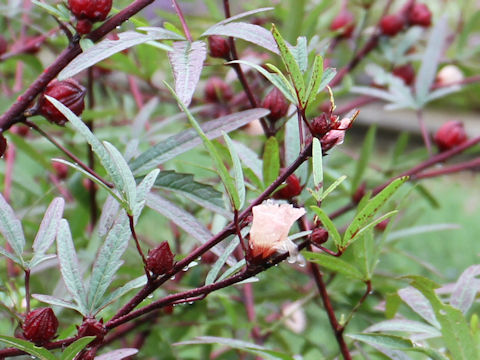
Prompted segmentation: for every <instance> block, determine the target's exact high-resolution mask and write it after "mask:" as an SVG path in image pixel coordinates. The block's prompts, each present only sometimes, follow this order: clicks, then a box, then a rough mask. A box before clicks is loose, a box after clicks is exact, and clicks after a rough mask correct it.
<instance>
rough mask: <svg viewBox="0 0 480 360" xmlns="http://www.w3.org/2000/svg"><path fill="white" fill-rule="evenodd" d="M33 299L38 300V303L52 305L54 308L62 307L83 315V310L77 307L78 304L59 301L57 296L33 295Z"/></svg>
mask: <svg viewBox="0 0 480 360" xmlns="http://www.w3.org/2000/svg"><path fill="white" fill-rule="evenodd" d="M32 297H33V298H34V299H37V300H38V301H41V302H44V303H46V304H50V305H54V306H60V307H62V308H67V309H73V310H75V311H78V312H80V313H81V310H80V308H79V307H78V305H76V304H74V303H72V302H70V301H66V300H63V299H59V298H57V297H55V296H50V295H43V294H33V295H32Z"/></svg>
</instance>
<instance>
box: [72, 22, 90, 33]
mask: <svg viewBox="0 0 480 360" xmlns="http://www.w3.org/2000/svg"><path fill="white" fill-rule="evenodd" d="M92 26H93V23H92V22H91V21H90V20H88V19H81V20H78V22H77V26H76V27H75V29H77V32H78V33H79V34H80V35H85V34H88V33H89V32H90V31H92Z"/></svg>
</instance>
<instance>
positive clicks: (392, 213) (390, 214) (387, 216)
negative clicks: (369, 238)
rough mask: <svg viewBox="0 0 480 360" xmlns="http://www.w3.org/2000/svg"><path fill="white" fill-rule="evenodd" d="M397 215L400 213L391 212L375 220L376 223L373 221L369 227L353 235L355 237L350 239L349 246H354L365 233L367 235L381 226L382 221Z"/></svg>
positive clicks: (396, 211) (366, 226)
mask: <svg viewBox="0 0 480 360" xmlns="http://www.w3.org/2000/svg"><path fill="white" fill-rule="evenodd" d="M397 213H398V210H393V211H390V212H388V213H386V214H385V215H382V216H380V217H379V218H377V219H375V220H374V221H372V222H370V223H368V224H367V225H365V226H363V227H362V228H360V229H359V230H358V231H357V232H356V233H355V234H353V236H352V237H351V238H350V240H349V242H348V243H347V245H350V244H352V243H353V242H354V241H356V240H358V239H359V238H361V237H362V236H363V235H365V233H367V232H368V231H369V230H371V229H373V228H374V227H375V226H376V225H377V224H380V223H381V222H382V221H384V220H386V219H388V218H389V217H391V216H393V215H395V214H397Z"/></svg>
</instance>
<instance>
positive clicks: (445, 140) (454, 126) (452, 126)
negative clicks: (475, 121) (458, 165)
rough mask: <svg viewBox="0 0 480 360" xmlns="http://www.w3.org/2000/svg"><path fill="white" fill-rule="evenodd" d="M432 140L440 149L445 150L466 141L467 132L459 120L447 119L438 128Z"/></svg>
mask: <svg viewBox="0 0 480 360" xmlns="http://www.w3.org/2000/svg"><path fill="white" fill-rule="evenodd" d="M433 140H434V141H435V143H436V144H437V146H438V149H439V150H440V151H446V150H450V149H452V148H454V147H455V146H458V145H461V144H463V143H464V142H465V141H467V133H466V132H465V129H464V127H463V123H461V122H460V121H447V122H446V123H445V124H443V125H442V126H441V127H440V129H438V131H437V133H436V134H435V136H434V138H433Z"/></svg>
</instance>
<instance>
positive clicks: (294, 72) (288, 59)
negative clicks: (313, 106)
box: [272, 25, 306, 107]
mask: <svg viewBox="0 0 480 360" xmlns="http://www.w3.org/2000/svg"><path fill="white" fill-rule="evenodd" d="M272 35H273V37H274V38H275V41H276V43H277V46H278V49H279V50H280V55H281V57H282V60H283V63H284V65H285V68H286V69H287V72H288V75H289V76H290V78H291V79H292V83H293V85H294V87H295V90H296V93H297V98H298V100H299V103H300V105H301V106H302V107H304V106H305V102H306V98H305V93H306V88H305V80H304V79H303V74H302V72H301V70H300V67H299V65H298V63H297V61H296V59H295V57H294V56H293V54H292V53H291V51H290V49H289V48H288V46H287V43H286V42H285V40H283V38H282V36H281V35H280V33H279V32H278V30H277V28H276V27H275V25H272Z"/></svg>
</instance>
